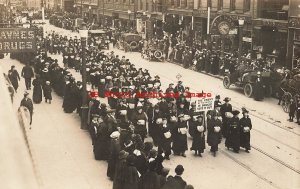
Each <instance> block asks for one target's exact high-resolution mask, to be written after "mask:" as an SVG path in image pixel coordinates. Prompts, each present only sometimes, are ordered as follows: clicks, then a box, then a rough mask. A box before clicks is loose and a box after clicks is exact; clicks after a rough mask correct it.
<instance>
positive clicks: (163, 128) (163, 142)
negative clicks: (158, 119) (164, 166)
mask: <svg viewBox="0 0 300 189" xmlns="http://www.w3.org/2000/svg"><path fill="white" fill-rule="evenodd" d="M157 129H158V130H159V139H158V153H159V154H162V153H164V154H165V159H167V160H170V155H171V143H172V138H171V137H172V134H171V128H170V126H169V125H168V121H167V118H162V125H160V126H159V127H158V128H157Z"/></svg>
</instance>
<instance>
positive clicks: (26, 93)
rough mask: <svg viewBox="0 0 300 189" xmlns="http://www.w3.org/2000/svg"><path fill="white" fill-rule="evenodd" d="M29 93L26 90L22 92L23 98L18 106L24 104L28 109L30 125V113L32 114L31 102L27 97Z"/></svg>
mask: <svg viewBox="0 0 300 189" xmlns="http://www.w3.org/2000/svg"><path fill="white" fill-rule="evenodd" d="M28 95H29V93H28V92H27V91H26V92H25V93H24V98H23V99H22V101H21V104H20V106H24V107H26V108H27V109H28V110H29V113H30V125H31V124H32V114H33V103H32V100H31V99H30V98H29V97H28Z"/></svg>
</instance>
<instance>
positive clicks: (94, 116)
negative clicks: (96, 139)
mask: <svg viewBox="0 0 300 189" xmlns="http://www.w3.org/2000/svg"><path fill="white" fill-rule="evenodd" d="M92 117H93V118H98V117H100V116H99V115H98V114H92Z"/></svg>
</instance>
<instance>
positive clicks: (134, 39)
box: [116, 33, 142, 52]
mask: <svg viewBox="0 0 300 189" xmlns="http://www.w3.org/2000/svg"><path fill="white" fill-rule="evenodd" d="M141 40H142V37H141V36H140V35H138V34H134V33H124V34H122V35H121V36H120V38H119V40H118V42H117V43H116V47H117V48H118V49H122V50H124V51H125V52H128V51H139V50H140V45H139V43H140V41H141Z"/></svg>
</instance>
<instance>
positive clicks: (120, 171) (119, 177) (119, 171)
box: [113, 150, 128, 189]
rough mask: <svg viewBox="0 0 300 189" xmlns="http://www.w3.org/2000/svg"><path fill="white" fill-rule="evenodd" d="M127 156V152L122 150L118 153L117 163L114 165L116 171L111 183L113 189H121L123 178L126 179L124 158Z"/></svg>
mask: <svg viewBox="0 0 300 189" xmlns="http://www.w3.org/2000/svg"><path fill="white" fill-rule="evenodd" d="M127 156H128V152H126V151H124V150H122V151H120V152H119V155H118V161H117V163H116V168H115V169H116V170H115V175H114V181H113V189H123V188H124V183H125V178H126V168H127V161H126V158H127Z"/></svg>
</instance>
